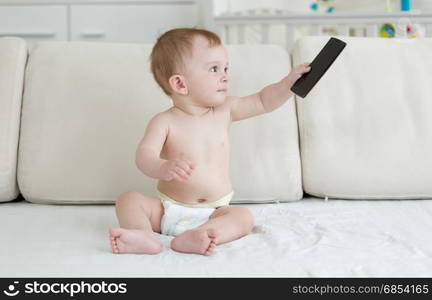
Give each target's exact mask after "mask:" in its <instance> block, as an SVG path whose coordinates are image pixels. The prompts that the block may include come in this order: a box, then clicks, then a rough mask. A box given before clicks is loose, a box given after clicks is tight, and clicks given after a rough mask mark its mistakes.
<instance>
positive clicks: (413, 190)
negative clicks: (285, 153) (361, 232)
mask: <svg viewBox="0 0 432 300" xmlns="http://www.w3.org/2000/svg"><path fill="white" fill-rule="evenodd" d="M341 39H342V40H344V41H345V42H347V46H346V48H345V50H344V51H343V52H342V53H341V55H340V56H339V57H338V59H337V60H336V61H335V63H334V64H333V65H332V66H331V68H330V69H329V70H328V72H327V73H326V74H325V75H324V76H323V77H322V79H321V80H320V81H319V82H318V83H317V85H316V86H315V87H314V89H312V91H311V92H310V94H309V95H308V96H307V97H306V98H304V99H301V98H296V104H297V109H298V119H299V128H300V145H301V158H302V172H303V188H304V191H305V192H306V193H308V194H311V195H315V196H318V197H325V196H327V197H332V198H345V199H376V198H379V199H418V198H430V197H431V196H432V156H431V153H432V117H431V112H432V85H431V84H430V80H431V78H432V39H410V40H401V39H382V38H354V37H351V38H344V37H341ZM327 40H328V37H305V38H302V39H301V40H299V41H298V42H297V44H296V45H295V49H294V53H293V65H297V64H300V63H302V62H304V61H311V60H312V59H313V58H314V57H315V55H316V54H317V53H318V52H319V50H320V49H321V48H322V47H323V46H324V44H325V43H326V42H327Z"/></svg>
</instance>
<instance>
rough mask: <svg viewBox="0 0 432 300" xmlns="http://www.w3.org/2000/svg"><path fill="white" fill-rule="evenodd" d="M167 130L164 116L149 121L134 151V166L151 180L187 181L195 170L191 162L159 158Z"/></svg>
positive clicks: (157, 116)
mask: <svg viewBox="0 0 432 300" xmlns="http://www.w3.org/2000/svg"><path fill="white" fill-rule="evenodd" d="M168 129H169V127H168V121H167V120H166V119H165V118H164V116H162V115H160V114H159V115H156V116H154V117H153V118H152V119H151V120H150V122H149V123H148V125H147V128H146V131H145V134H144V137H143V138H142V140H141V142H140V143H139V145H138V149H137V151H136V160H135V163H136V166H137V167H138V169H139V170H140V171H141V172H143V173H144V174H145V175H147V176H149V177H151V178H155V179H160V180H166V181H170V180H172V179H175V180H179V181H184V180H187V179H188V178H189V177H190V175H191V174H192V171H193V169H194V168H195V166H194V165H193V164H192V163H191V162H189V161H188V160H185V159H183V158H178V159H173V160H165V159H161V158H160V153H161V151H162V147H163V145H164V143H165V140H166V137H167V134H168Z"/></svg>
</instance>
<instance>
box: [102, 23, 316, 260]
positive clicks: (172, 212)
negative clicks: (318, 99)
mask: <svg viewBox="0 0 432 300" xmlns="http://www.w3.org/2000/svg"><path fill="white" fill-rule="evenodd" d="M151 70H152V72H153V75H154V78H155V79H156V81H157V83H158V84H159V85H160V87H161V88H162V89H163V91H164V92H165V93H166V94H167V95H168V96H169V97H170V98H171V99H172V102H173V106H172V107H171V108H169V109H167V110H165V111H163V112H161V113H158V114H157V115H155V116H154V117H153V118H152V119H151V120H150V121H149V123H148V125H147V128H146V131H145V134H144V137H143V138H142V140H141V141H140V143H139V146H138V149H137V152H136V165H137V167H138V169H139V170H141V171H142V172H143V173H144V174H145V175H147V176H149V177H151V178H155V179H158V180H159V181H158V185H157V188H158V197H152V196H148V195H141V194H139V193H137V192H126V193H123V194H121V195H120V196H119V197H118V199H117V201H116V214H117V218H118V221H119V223H120V227H121V228H111V229H110V240H111V247H112V251H113V252H114V253H143V254H157V253H159V252H160V251H161V249H162V247H161V243H160V241H159V240H158V239H157V237H156V236H155V235H154V232H157V233H162V234H166V235H172V236H175V237H174V238H173V239H172V240H171V248H172V249H173V250H175V251H178V252H183V253H197V254H202V255H211V254H212V253H213V252H214V250H215V247H216V245H219V244H223V243H227V242H230V241H233V240H236V239H239V238H241V237H243V236H245V235H247V234H249V233H250V232H251V230H252V227H253V217H252V215H251V213H250V211H249V210H248V209H247V208H245V207H240V206H237V205H235V206H230V205H229V203H230V200H231V198H232V197H233V188H232V185H231V182H230V177H229V141H228V129H229V127H230V124H231V123H232V122H235V121H240V120H243V119H246V118H251V117H254V116H257V115H260V114H264V113H268V112H271V111H273V110H274V109H276V108H278V107H280V106H281V105H283V104H284V103H285V102H286V101H287V100H288V98H290V97H291V96H292V95H293V94H292V92H291V91H290V88H291V87H292V85H293V84H294V82H296V81H297V79H299V78H300V76H301V75H302V74H303V73H306V72H309V71H310V66H309V63H305V64H302V65H299V66H297V67H296V68H294V69H293V70H292V71H291V72H290V73H289V74H288V75H287V76H286V77H284V78H283V79H282V80H281V81H279V82H277V83H274V84H271V85H268V86H266V87H264V88H263V89H262V90H261V91H260V92H258V93H256V94H253V95H249V96H246V97H235V96H228V84H229V76H228V56H227V52H226V50H225V48H224V47H223V46H222V44H221V41H220V39H219V37H218V36H217V35H216V34H214V33H212V32H209V31H206V30H200V29H195V28H179V29H173V30H170V31H168V32H166V33H164V34H163V35H162V36H160V37H159V38H158V40H157V43H156V44H155V46H154V48H153V50H152V53H151Z"/></svg>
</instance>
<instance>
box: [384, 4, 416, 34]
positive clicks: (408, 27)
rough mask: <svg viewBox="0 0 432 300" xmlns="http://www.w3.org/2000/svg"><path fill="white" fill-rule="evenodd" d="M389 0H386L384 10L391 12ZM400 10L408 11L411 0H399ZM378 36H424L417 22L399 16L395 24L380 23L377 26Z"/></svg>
mask: <svg viewBox="0 0 432 300" xmlns="http://www.w3.org/2000/svg"><path fill="white" fill-rule="evenodd" d="M391 1H392V0H386V11H387V12H389V13H391V12H392V9H391ZM400 7H401V11H410V9H411V0H400ZM379 36H380V37H384V38H392V37H397V38H417V37H423V36H424V30H423V28H422V27H421V26H420V25H419V24H412V23H411V20H410V19H408V18H401V19H399V21H398V22H397V24H389V23H385V24H382V25H381V26H380V28H379Z"/></svg>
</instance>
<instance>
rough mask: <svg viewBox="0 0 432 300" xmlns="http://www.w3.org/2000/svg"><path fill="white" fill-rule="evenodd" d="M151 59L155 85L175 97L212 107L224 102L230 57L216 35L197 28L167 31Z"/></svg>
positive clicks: (154, 49)
mask: <svg viewBox="0 0 432 300" xmlns="http://www.w3.org/2000/svg"><path fill="white" fill-rule="evenodd" d="M150 59H151V71H152V73H153V76H154V78H155V80H156V82H157V83H158V84H159V86H160V87H161V88H162V89H163V91H164V92H165V94H167V95H169V96H171V97H172V98H175V97H181V96H187V97H189V98H192V99H194V100H197V101H198V103H201V104H209V106H213V105H214V104H218V103H219V102H221V99H222V98H223V99H225V96H226V92H227V89H228V76H227V74H226V72H227V67H228V66H227V65H228V57H227V53H226V50H225V48H224V47H223V46H222V44H221V41H220V39H219V37H218V36H217V35H216V34H215V33H213V32H210V31H207V30H203V29H195V28H178V29H173V30H170V31H167V32H165V33H164V34H162V35H161V36H160V37H159V38H158V40H157V42H156V44H155V45H154V47H153V50H152V53H151V56H150ZM216 98H217V99H216ZM203 101H204V102H203ZM215 102H217V103H215Z"/></svg>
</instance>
